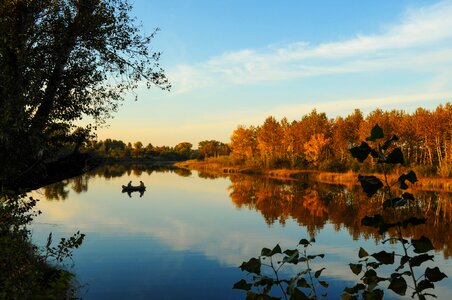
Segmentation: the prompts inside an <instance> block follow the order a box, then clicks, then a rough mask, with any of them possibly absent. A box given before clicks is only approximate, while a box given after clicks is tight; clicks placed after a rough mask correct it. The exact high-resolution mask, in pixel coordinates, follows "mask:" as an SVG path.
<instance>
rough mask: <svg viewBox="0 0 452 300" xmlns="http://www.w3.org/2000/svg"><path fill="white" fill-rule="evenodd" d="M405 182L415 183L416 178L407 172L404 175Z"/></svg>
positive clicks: (410, 172)
mask: <svg viewBox="0 0 452 300" xmlns="http://www.w3.org/2000/svg"><path fill="white" fill-rule="evenodd" d="M405 178H406V180H408V181H409V182H411V183H415V182H416V181H417V176H416V173H414V172H413V171H409V172H408V173H407V174H406V175H405Z"/></svg>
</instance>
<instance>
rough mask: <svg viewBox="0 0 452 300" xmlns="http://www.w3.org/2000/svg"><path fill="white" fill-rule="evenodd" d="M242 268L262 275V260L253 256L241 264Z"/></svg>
mask: <svg viewBox="0 0 452 300" xmlns="http://www.w3.org/2000/svg"><path fill="white" fill-rule="evenodd" d="M240 269H241V270H242V271H247V272H249V273H254V274H257V275H260V274H261V261H260V260H259V259H257V258H254V257H252V258H250V260H249V261H247V262H243V263H242V264H241V265H240Z"/></svg>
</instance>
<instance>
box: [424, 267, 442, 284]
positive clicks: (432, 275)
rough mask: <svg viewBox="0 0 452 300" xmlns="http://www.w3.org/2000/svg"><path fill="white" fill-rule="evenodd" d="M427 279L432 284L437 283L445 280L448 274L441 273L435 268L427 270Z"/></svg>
mask: <svg viewBox="0 0 452 300" xmlns="http://www.w3.org/2000/svg"><path fill="white" fill-rule="evenodd" d="M425 277H427V278H428V280H430V281H432V282H437V281H441V280H443V279H444V278H446V277H447V276H446V274H444V273H443V272H441V271H440V270H439V268H438V267H434V268H433V269H432V268H427V269H426V270H425Z"/></svg>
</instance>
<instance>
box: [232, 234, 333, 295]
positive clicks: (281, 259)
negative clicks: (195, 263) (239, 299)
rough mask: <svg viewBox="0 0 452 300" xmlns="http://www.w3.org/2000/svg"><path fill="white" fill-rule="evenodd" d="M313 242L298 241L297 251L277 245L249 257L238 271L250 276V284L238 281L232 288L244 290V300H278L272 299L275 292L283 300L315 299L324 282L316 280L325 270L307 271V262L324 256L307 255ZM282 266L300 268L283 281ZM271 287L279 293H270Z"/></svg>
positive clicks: (309, 267) (325, 283)
mask: <svg viewBox="0 0 452 300" xmlns="http://www.w3.org/2000/svg"><path fill="white" fill-rule="evenodd" d="M314 242H315V240H314V239H311V241H308V240H306V239H301V240H300V242H299V243H298V247H297V248H295V249H286V250H284V251H283V250H282V249H281V247H280V246H279V245H276V246H275V247H274V248H273V249H269V248H262V250H261V255H260V256H259V257H257V258H255V257H253V258H251V259H249V260H248V261H246V262H243V263H242V265H241V266H240V269H241V270H242V271H244V272H248V273H249V274H252V275H253V276H252V278H251V281H250V282H248V281H246V280H245V279H241V280H240V281H238V282H236V283H235V284H234V285H233V288H234V289H239V290H244V291H246V299H280V297H277V296H272V295H274V294H278V293H279V294H282V296H283V297H284V299H291V300H297V299H318V297H319V295H318V293H319V291H318V289H319V288H320V286H322V287H323V288H327V287H328V283H327V282H326V281H324V280H320V279H319V278H320V276H321V274H322V272H323V271H324V270H325V268H321V269H319V270H316V271H314V270H312V269H311V265H310V263H311V262H312V261H313V260H314V259H316V258H324V257H325V255H324V254H316V255H308V253H307V247H308V246H310V245H311V243H314ZM299 247H302V249H301V250H300V248H299ZM286 265H294V266H298V265H303V267H301V268H302V270H301V271H299V272H298V273H296V274H295V275H293V276H292V277H289V278H287V279H286V278H282V277H281V276H282V275H281V274H282V268H283V267H284V266H286ZM264 268H265V269H266V270H264ZM273 287H275V289H279V292H278V291H277V292H275V291H274V290H272V289H273ZM326 296H327V294H326V293H323V294H322V297H326Z"/></svg>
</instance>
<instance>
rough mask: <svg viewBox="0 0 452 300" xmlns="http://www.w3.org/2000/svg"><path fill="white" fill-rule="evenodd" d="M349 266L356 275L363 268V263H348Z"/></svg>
mask: <svg viewBox="0 0 452 300" xmlns="http://www.w3.org/2000/svg"><path fill="white" fill-rule="evenodd" d="M348 265H349V266H350V269H351V270H352V272H353V274H355V275H358V274H359V273H361V271H362V269H363V265H362V264H348Z"/></svg>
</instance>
